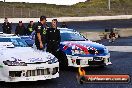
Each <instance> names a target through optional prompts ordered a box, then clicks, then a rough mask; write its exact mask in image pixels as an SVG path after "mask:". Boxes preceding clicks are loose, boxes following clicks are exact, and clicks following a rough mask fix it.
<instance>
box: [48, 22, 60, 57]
mask: <svg viewBox="0 0 132 88" xmlns="http://www.w3.org/2000/svg"><path fill="white" fill-rule="evenodd" d="M51 24H52V27H51V28H49V29H48V30H47V32H46V40H47V52H49V53H52V54H53V55H55V56H56V53H57V51H58V50H59V45H60V41H61V37H60V30H58V29H57V19H53V20H52V23H51Z"/></svg>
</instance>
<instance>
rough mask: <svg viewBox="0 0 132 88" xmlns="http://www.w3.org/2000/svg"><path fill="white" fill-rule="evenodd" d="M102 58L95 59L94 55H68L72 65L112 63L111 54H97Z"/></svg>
mask: <svg viewBox="0 0 132 88" xmlns="http://www.w3.org/2000/svg"><path fill="white" fill-rule="evenodd" d="M96 57H100V58H102V60H96V61H95V60H94V58H93V57H79V56H67V59H68V66H71V67H80V66H81V67H89V66H95V67H96V66H105V65H110V64H112V63H111V62H110V55H106V56H96Z"/></svg>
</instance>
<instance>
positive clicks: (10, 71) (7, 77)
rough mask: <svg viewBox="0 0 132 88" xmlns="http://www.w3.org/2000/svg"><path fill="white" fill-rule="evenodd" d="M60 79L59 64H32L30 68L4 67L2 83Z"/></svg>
mask: <svg viewBox="0 0 132 88" xmlns="http://www.w3.org/2000/svg"><path fill="white" fill-rule="evenodd" d="M57 77H59V62H57V63H54V64H45V63H43V64H30V65H28V66H4V67H3V68H2V69H1V72H0V81H5V82H20V81H38V80H47V79H52V78H57Z"/></svg>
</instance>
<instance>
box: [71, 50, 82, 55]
mask: <svg viewBox="0 0 132 88" xmlns="http://www.w3.org/2000/svg"><path fill="white" fill-rule="evenodd" d="M74 54H85V52H84V51H83V50H72V55H74Z"/></svg>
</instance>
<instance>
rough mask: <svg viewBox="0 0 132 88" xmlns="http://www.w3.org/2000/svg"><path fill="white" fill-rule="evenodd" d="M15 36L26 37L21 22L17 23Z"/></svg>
mask: <svg viewBox="0 0 132 88" xmlns="http://www.w3.org/2000/svg"><path fill="white" fill-rule="evenodd" d="M15 34H16V35H20V36H23V35H26V29H25V26H24V25H23V23H22V21H19V24H18V26H16V30H15Z"/></svg>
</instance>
